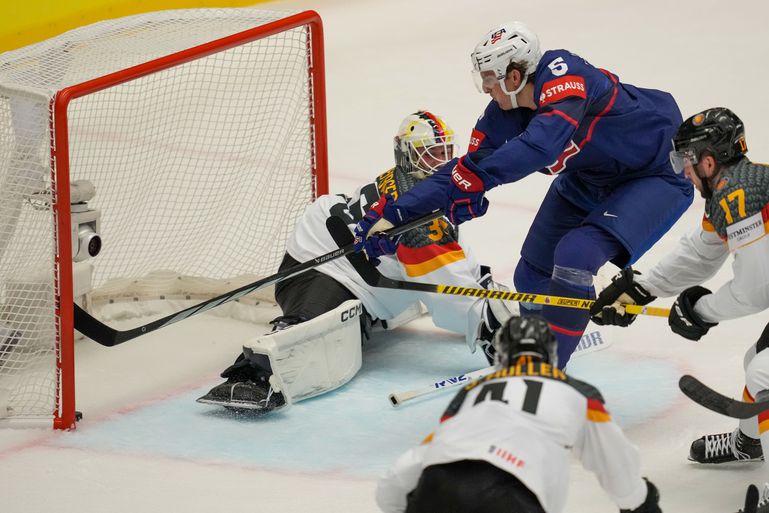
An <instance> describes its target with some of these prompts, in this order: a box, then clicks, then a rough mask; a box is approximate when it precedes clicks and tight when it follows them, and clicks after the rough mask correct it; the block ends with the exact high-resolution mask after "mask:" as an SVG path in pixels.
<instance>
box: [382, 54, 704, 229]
mask: <svg viewBox="0 0 769 513" xmlns="http://www.w3.org/2000/svg"><path fill="white" fill-rule="evenodd" d="M534 101H535V103H536V105H537V108H536V110H534V111H532V110H530V109H527V108H518V109H513V110H509V111H503V110H501V109H500V108H499V107H498V105H497V104H496V102H494V101H492V102H490V103H489V105H488V107H487V108H486V110H485V112H484V114H483V115H482V116H481V118H480V119H479V120H478V122H477V124H476V126H475V129H474V130H473V133H472V137H471V141H470V146H469V151H468V153H469V154H470V158H471V159H472V161H473V163H474V164H475V165H474V166H472V167H471V169H474V168H475V169H478V168H479V169H480V171H481V172H480V173H479V175H481V176H482V178H483V179H484V185H485V188H486V190H489V189H491V188H493V187H496V186H497V185H500V184H504V183H510V182H515V181H517V180H520V179H521V178H523V177H525V176H527V175H529V174H531V173H534V172H542V173H546V174H553V175H557V174H572V175H573V176H571V177H570V178H572V179H575V178H576V179H578V180H579V181H580V182H582V187H587V188H592V187H594V188H596V189H603V190H604V191H605V189H606V188H611V187H612V186H613V185H617V184H620V183H622V182H624V181H626V180H629V179H632V178H637V177H639V176H652V175H658V176H665V177H666V179H668V180H670V181H671V182H677V183H680V186H681V187H684V188H685V187H690V186H689V185H688V184H687V182H686V179H685V178H684V177H683V176H679V175H676V174H675V173H674V172H673V170H672V168H671V166H670V163H669V161H668V154H669V152H670V150H671V149H672V143H671V140H672V138H673V135H674V134H675V132H676V130H677V129H678V126H679V125H680V123H681V121H682V118H681V113H680V111H679V109H678V106H677V105H676V102H675V100H674V99H673V97H672V96H671V95H670V94H669V93H665V92H662V91H657V90H654V89H642V88H638V87H635V86H632V85H628V84H623V83H621V82H620V81H619V79H618V78H617V76H615V75H613V74H612V73H610V72H608V71H606V70H602V69H599V68H596V67H594V66H592V65H591V64H590V63H588V62H587V61H585V60H584V59H582V58H581V57H579V56H577V55H574V54H573V53H571V52H568V51H566V50H550V51H547V52H545V53H544V55H543V56H542V59H541V60H540V62H539V65H538V66H537V71H536V75H535V82H534ZM454 165H455V161H452V162H450V163H448V164H447V165H446V166H444V168H443V169H441V170H440V171H439V172H437V173H435V174H434V175H433V176H431V177H430V178H429V179H427V180H424V181H423V182H422V183H420V184H419V185H417V186H416V187H414V188H413V189H412V190H411V191H409V192H408V193H407V194H405V195H403V196H402V197H401V198H400V199H399V200H398V202H397V205H398V206H399V207H401V208H402V209H405V211H406V212H407V213H408V214H409V217H412V216H416V215H420V214H423V213H425V212H429V211H431V210H434V209H436V208H443V207H444V206H445V198H446V188H447V187H453V185H452V184H451V183H450V173H451V169H452V168H453V166H454ZM570 181H573V180H570ZM582 193H584V191H583V192H582Z"/></svg>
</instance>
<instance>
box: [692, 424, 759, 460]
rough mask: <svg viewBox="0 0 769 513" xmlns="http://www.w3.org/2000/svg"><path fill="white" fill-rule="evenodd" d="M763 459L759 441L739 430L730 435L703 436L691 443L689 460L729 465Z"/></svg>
mask: <svg viewBox="0 0 769 513" xmlns="http://www.w3.org/2000/svg"><path fill="white" fill-rule="evenodd" d="M763 459H764V454H763V451H762V450H761V441H760V440H758V439H756V438H750V437H749V436H747V435H745V434H744V433H743V432H742V431H740V430H739V428H737V429H735V430H734V431H732V432H731V433H719V434H715V435H705V436H703V437H702V438H698V439H697V440H695V441H694V442H692V446H691V448H690V449H689V460H690V461H696V462H697V463H706V464H714V463H730V462H735V461H740V462H742V461H761V460H763Z"/></svg>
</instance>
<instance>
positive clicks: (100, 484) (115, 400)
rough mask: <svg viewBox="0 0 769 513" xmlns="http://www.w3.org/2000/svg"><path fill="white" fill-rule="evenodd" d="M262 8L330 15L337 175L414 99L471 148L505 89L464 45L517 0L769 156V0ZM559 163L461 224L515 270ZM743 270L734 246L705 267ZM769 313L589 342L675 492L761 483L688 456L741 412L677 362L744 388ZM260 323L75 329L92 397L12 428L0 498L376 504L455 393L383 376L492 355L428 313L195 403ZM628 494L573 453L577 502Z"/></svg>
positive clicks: (592, 374) (74, 505)
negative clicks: (283, 407)
mask: <svg viewBox="0 0 769 513" xmlns="http://www.w3.org/2000/svg"><path fill="white" fill-rule="evenodd" d="M260 7H277V8H288V9H315V10H317V11H318V12H319V13H320V14H321V15H322V16H323V19H324V23H325V41H326V70H327V89H328V126H329V131H330V144H329V146H330V147H329V150H330V169H331V171H330V173H331V188H332V190H333V191H338V192H344V191H350V190H352V189H354V188H355V187H356V186H357V185H359V184H360V183H363V182H364V181H366V180H368V179H370V178H372V177H373V176H375V175H376V174H377V173H379V172H381V171H382V170H384V169H386V168H387V167H388V166H390V165H391V163H392V150H391V143H390V140H391V137H392V135H393V133H394V131H395V129H396V128H397V126H398V124H399V122H400V120H401V119H402V117H403V116H404V115H405V114H407V113H409V112H411V111H413V110H416V109H418V108H428V109H431V110H434V111H436V112H438V113H440V114H441V115H443V116H444V117H445V118H446V119H447V120H448V121H449V123H450V124H451V125H453V127H454V128H455V129H456V130H457V132H458V133H459V134H464V135H462V136H461V137H460V143H461V145H462V147H463V148H466V145H467V140H468V137H469V131H470V128H471V127H472V125H473V123H474V121H475V118H476V117H477V116H478V114H479V113H480V112H481V111H482V109H483V107H484V106H485V104H486V102H487V101H488V98H487V97H484V96H483V95H481V94H479V93H477V92H476V90H475V88H474V86H473V83H472V80H471V77H470V73H469V67H470V61H469V53H470V51H471V49H472V47H473V45H474V44H475V43H476V41H477V40H478V39H479V38H480V36H481V35H482V34H483V33H484V32H485V31H486V30H488V29H490V28H492V27H493V26H495V25H497V24H499V23H502V22H504V21H508V20H513V19H520V20H523V21H525V22H527V23H528V24H529V26H530V27H531V28H532V29H534V30H535V31H536V32H537V33H538V34H539V35H540V39H541V41H542V44H543V45H544V47H545V48H567V49H569V50H571V51H573V52H575V53H578V54H580V55H582V56H584V57H585V58H587V59H588V60H589V61H590V62H592V63H593V64H595V65H597V66H600V67H604V68H607V69H609V70H611V71H612V72H614V73H616V74H618V75H619V76H620V77H621V79H623V80H624V81H626V82H629V83H632V84H635V85H639V86H643V87H654V88H659V89H664V90H667V91H670V92H672V93H673V95H674V96H675V97H676V98H677V100H678V102H679V105H680V107H681V110H682V112H683V114H684V116H685V117H686V116H688V115H690V114H692V113H694V112H695V111H697V110H699V109H702V108H706V107H711V106H717V105H723V106H727V107H729V108H731V109H733V110H734V111H735V112H736V113H737V114H738V115H739V116H741V117H742V119H743V120H744V121H745V123H746V126H747V138H748V145H749V147H750V156H751V157H752V158H753V160H755V161H759V162H761V161H767V159H769V146H768V145H767V143H766V141H767V140H769V115H767V114H769V105H768V102H767V96H768V95H767V83H768V82H766V80H767V78H769V71H767V57H769V52H768V51H767V48H769V44H768V43H767V42H766V35H765V34H766V29H765V26H766V20H767V19H768V17H767V14H769V6H767V4H766V3H765V2H760V1H743V2H739V3H738V2H724V1H717V0H697V1H695V0H679V1H661V0H647V1H646V2H618V1H610V0H592V1H581V2H578V1H555V0H544V1H538V2H534V1H530V2H519V1H511V0H507V1H502V0H475V1H470V0H454V1H452V2H445V1H440V0H421V1H407V0H387V1H383V0H378V1H376V0H358V1H343V0H325V1H323V2H321V1H318V0H316V1H315V2H310V1H286V2H278V3H274V4H260ZM276 172H279V170H276ZM549 183H550V179H549V178H547V177H545V176H541V175H537V176H532V177H530V178H528V179H525V180H523V181H521V182H519V183H516V184H511V185H507V186H504V187H500V188H498V189H497V190H495V191H493V192H491V193H490V194H489V197H490V199H491V202H492V206H491V209H490V211H489V213H488V214H487V215H486V216H485V217H484V218H482V219H480V220H477V221H474V222H472V223H469V224H467V225H465V226H463V230H464V231H465V232H466V233H467V235H468V237H469V241H470V243H471V245H472V246H473V247H474V249H475V251H476V253H477V254H478V255H479V257H480V259H481V260H482V261H483V262H485V263H488V264H490V265H492V267H493V268H494V273H495V277H496V278H497V279H498V280H501V281H509V280H510V278H511V274H512V271H513V269H514V267H515V264H516V262H517V260H518V251H519V249H520V245H521V243H522V241H523V238H524V236H525V234H526V231H527V228H528V225H529V223H530V222H531V220H532V218H533V215H534V213H535V211H536V209H537V207H538V205H539V201H540V200H541V198H542V197H543V195H544V191H545V190H546V188H547V186H548V184H549ZM702 205H703V203H702V201H701V200H699V199H698V200H696V201H695V203H694V205H693V206H692V207H691V208H690V210H689V211H688V212H687V213H686V214H685V215H684V216H683V218H682V219H681V220H680V222H679V223H678V224H676V225H675V226H674V227H673V229H672V230H671V231H670V233H669V234H668V235H667V236H666V237H665V238H664V239H663V240H662V241H660V242H659V243H658V244H657V245H656V246H655V247H654V248H653V249H652V250H651V251H650V252H649V253H648V254H647V255H646V256H644V257H643V258H642V259H641V261H640V262H639V263H638V265H637V267H638V268H639V269H641V270H643V269H645V268H648V267H649V266H650V265H651V264H653V263H654V262H655V261H656V260H657V259H658V258H659V256H661V255H662V254H664V253H665V251H666V250H668V249H670V248H671V247H672V245H673V244H674V243H675V241H676V239H677V237H678V236H679V235H680V234H681V233H683V232H684V231H685V230H687V229H689V228H691V227H693V226H695V225H696V223H698V222H699V219H700V217H701V213H702ZM604 271H605V273H607V274H611V272H612V269H610V268H607V269H605V270H604ZM729 275H730V270H729V268H728V266H727V267H726V268H725V269H724V270H723V271H722V272H721V273H720V274H719V275H718V276H717V277H716V279H714V280H713V282H712V283H711V284H710V285H711V286H712V287H717V286H718V285H720V284H721V283H724V282H725V281H726V280H727V279H728V277H729ZM661 304H663V305H667V304H669V301H667V302H665V301H662V302H661ZM765 323H766V314H759V315H755V316H752V317H750V318H747V319H739V320H734V321H730V322H724V323H722V324H721V325H720V326H718V327H717V328H714V329H713V330H711V333H710V334H709V335H708V336H707V337H706V338H704V339H703V340H702V341H700V342H688V341H685V340H683V339H681V338H679V337H676V336H674V335H672V334H671V333H670V331H669V330H668V328H667V325H666V322H665V320H664V319H658V318H642V319H639V320H638V321H637V322H636V324H635V325H634V326H633V327H632V328H631V329H629V330H614V331H612V332H611V333H610V336H611V337H612V338H613V340H614V344H613V345H612V347H610V348H608V349H606V350H604V351H600V352H596V353H593V354H590V355H584V356H582V357H580V358H578V359H575V360H574V364H573V366H572V369H570V370H571V371H572V372H573V373H574V374H576V375H578V376H579V377H580V378H582V379H585V380H587V381H590V382H592V383H594V384H595V385H597V386H599V387H600V388H601V389H602V391H603V392H604V395H605V396H606V398H607V401H608V406H609V409H610V411H611V412H612V414H613V416H614V417H615V418H616V419H617V421H618V422H619V423H620V424H621V425H622V426H623V427H624V428H625V430H626V433H627V435H628V436H629V437H630V438H631V439H632V440H633V442H634V443H636V444H637V445H638V447H639V448H640V450H641V453H642V458H643V473H644V475H646V476H649V477H650V478H651V479H652V480H653V481H655V482H656V483H657V484H658V486H659V488H660V491H661V493H662V506H663V509H664V510H665V511H672V512H682V513H687V512H689V513H706V512H713V513H716V512H722V513H727V512H734V511H736V510H737V509H738V508H739V507H741V501H742V498H743V495H744V490H745V487H746V486H747V484H748V483H750V482H754V483H763V482H764V481H769V474H767V472H766V470H764V469H762V467H761V466H760V465H757V464H751V465H742V466H736V467H735V466H732V467H718V468H702V467H698V466H696V465H694V464H691V463H689V462H687V460H686V455H687V452H688V446H689V443H690V442H691V440H693V439H694V438H697V437H699V436H700V435H702V434H704V433H709V432H720V431H725V430H730V429H732V428H733V427H734V425H735V423H734V421H732V420H730V419H727V418H724V417H720V416H718V415H716V414H713V413H710V412H708V411H705V410H703V409H702V408H700V407H698V406H696V405H694V404H693V403H691V402H689V401H688V400H687V399H686V398H684V397H683V396H682V394H680V392H678V389H677V387H676V382H677V378H678V376H679V375H680V374H682V373H693V374H695V375H697V376H699V377H700V378H702V379H703V380H704V381H706V382H707V383H709V384H711V385H712V386H713V387H715V388H717V389H718V390H721V391H723V392H725V393H728V394H731V395H734V396H739V393H740V391H741V389H742V385H743V377H742V355H743V352H744V350H745V349H746V348H747V347H748V346H749V345H750V344H751V343H752V342H753V341H754V340H755V339H756V338H757V336H758V334H759V333H760V331H761V329H762V328H763V326H764V324H765ZM262 329H263V327H255V326H254V325H248V324H244V323H238V322H234V321H227V320H223V319H221V318H217V317H210V316H201V317H198V318H194V319H191V320H189V321H185V322H183V323H180V324H177V325H175V326H174V327H171V328H167V329H165V330H161V331H159V332H156V333H155V334H153V335H151V336H147V337H143V338H140V339H136V340H134V341H131V342H130V343H126V344H125V345H123V346H119V347H116V348H112V349H108V348H102V347H100V346H97V345H96V344H93V343H89V342H83V343H80V344H78V347H77V362H78V364H77V372H78V380H77V388H78V390H77V394H78V409H79V410H82V411H83V412H84V415H85V418H84V420H83V421H82V422H80V423H79V425H78V428H77V430H76V431H73V432H66V433H62V432H51V431H50V430H49V429H21V430H19V429H4V430H0V511H2V512H4V513H5V512H8V513H11V512H14V513H15V512H22V511H24V512H42V511H49V510H53V509H57V510H59V511H63V512H70V511H72V512H74V511H78V512H82V513H91V512H93V513H95V512H99V513H101V512H104V511H110V512H132V513H133V512H136V511H142V512H164V513H165V512H175V511H179V512H185V513H196V512H201V513H202V512H205V513H210V512H217V511H264V512H279V511H285V512H299V511H306V510H311V511H314V512H316V513H324V512H328V513H331V512H333V513H352V512H356V513H362V512H375V511H377V508H376V506H375V504H374V500H373V491H374V486H375V479H376V476H377V474H378V473H379V472H381V471H382V470H383V469H384V468H385V467H386V466H387V465H388V464H389V463H390V462H391V461H392V460H393V459H394V458H395V457H396V456H397V454H398V453H400V452H401V451H402V450H404V449H406V448H407V447H409V446H411V445H412V444H415V443H418V441H419V440H420V439H421V438H422V437H423V436H424V435H426V434H427V433H428V432H429V431H431V429H432V428H433V426H434V425H435V424H436V422H437V417H438V415H439V414H440V411H441V410H442V408H443V407H444V406H445V404H446V403H447V401H448V399H449V397H450V395H449V394H443V395H440V396H436V397H434V398H432V399H429V400H423V401H419V402H417V403H416V404H413V405H410V406H405V407H403V408H402V409H398V410H396V409H393V408H391V407H390V406H389V405H388V402H387V399H386V396H387V394H388V392H391V391H394V390H402V389H408V388H412V387H415V386H419V385H423V384H426V383H430V382H431V381H433V380H435V379H439V378H441V377H445V376H451V375H455V374H458V373H461V372H464V371H469V370H474V369H476V368H480V367H482V366H484V365H485V363H484V360H483V358H482V357H481V356H480V355H478V354H475V355H471V354H469V352H468V350H467V348H466V346H465V345H464V342H463V340H462V339H461V337H459V336H458V335H454V334H450V333H447V332H444V331H441V330H438V329H435V328H433V327H432V326H431V324H430V322H429V319H421V320H419V321H417V322H415V323H413V324H411V325H408V326H407V327H404V328H401V329H399V330H397V331H395V332H392V333H388V334H380V335H377V336H376V337H375V338H374V339H373V340H371V341H370V342H369V343H367V344H366V346H365V354H364V366H363V369H362V370H361V372H360V374H359V376H357V377H356V378H355V379H354V380H353V381H352V382H351V383H350V384H349V385H347V386H345V387H343V388H342V389H340V390H338V391H336V392H334V393H332V394H329V395H327V396H323V397H320V398H317V399H313V400H310V401H306V402H303V403H300V404H298V405H296V406H295V407H293V408H292V409H290V410H288V411H286V412H284V413H279V414H276V415H273V416H271V417H269V418H264V419H255V418H244V417H235V416H233V415H231V414H228V413H224V412H222V411H218V410H217V409H216V408H213V407H207V406H203V405H200V404H197V403H195V402H194V399H195V398H196V397H197V396H198V395H200V394H202V393H203V392H205V391H206V390H207V389H208V387H210V386H212V385H213V384H215V383H216V382H217V381H218V377H217V374H218V372H219V371H221V370H222V369H223V368H224V367H225V366H227V365H228V364H229V363H230V362H231V360H232V359H233V358H234V356H235V355H236V354H237V352H238V351H239V348H240V345H241V343H242V342H243V340H245V339H246V338H247V337H249V336H253V335H254V334H255V333H259V331H260V330H262ZM616 510H617V509H616V507H615V506H613V505H612V504H611V503H610V502H609V501H608V500H607V498H606V497H605V495H604V494H603V492H602V491H601V490H600V487H599V486H598V484H597V481H596V480H595V478H594V477H592V476H591V475H590V474H587V473H586V472H584V471H583V470H581V469H580V468H579V466H578V465H577V464H576V463H575V464H574V465H573V478H572V485H571V491H570V495H569V498H568V511H570V512H583V513H584V512H596V513H607V512H614V511H616Z"/></svg>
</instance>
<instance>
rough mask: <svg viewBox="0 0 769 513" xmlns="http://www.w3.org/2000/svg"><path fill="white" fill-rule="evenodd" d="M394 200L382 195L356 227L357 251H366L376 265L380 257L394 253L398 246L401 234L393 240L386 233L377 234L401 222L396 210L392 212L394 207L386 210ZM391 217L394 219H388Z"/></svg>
mask: <svg viewBox="0 0 769 513" xmlns="http://www.w3.org/2000/svg"><path fill="white" fill-rule="evenodd" d="M392 201H393V199H392V198H391V197H390V196H389V195H385V196H381V197H380V198H379V199H378V200H377V201H376V202H374V203H373V204H372V205H371V208H370V209H369V210H367V211H366V214H365V215H364V216H363V219H361V220H360V222H359V223H358V225H357V226H356V227H355V251H365V252H366V255H367V256H368V259H369V260H370V261H371V263H373V264H374V265H378V264H379V257H381V256H383V255H392V254H393V253H395V250H396V249H397V248H398V241H399V240H400V236H399V237H396V238H395V239H394V240H393V239H391V238H389V237H387V236H386V235H377V233H380V232H382V231H383V230H387V229H389V228H392V227H393V226H395V223H397V222H399V219H397V215H395V214H394V212H393V213H392V214H391V212H390V211H392V209H387V210H388V211H387V212H386V211H385V210H386V207H387V206H388V203H391V202H392ZM389 217H392V218H393V219H392V220H391V219H388V218H389Z"/></svg>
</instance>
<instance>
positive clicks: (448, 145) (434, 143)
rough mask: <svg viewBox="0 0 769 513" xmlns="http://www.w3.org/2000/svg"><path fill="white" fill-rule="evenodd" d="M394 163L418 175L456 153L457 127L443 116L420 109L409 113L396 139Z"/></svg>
mask: <svg viewBox="0 0 769 513" xmlns="http://www.w3.org/2000/svg"><path fill="white" fill-rule="evenodd" d="M393 143H394V146H395V163H396V164H397V165H398V166H400V168H401V169H403V170H404V171H406V172H407V173H410V174H413V175H414V176H416V177H417V178H419V179H422V178H424V177H426V176H429V175H431V174H433V173H434V172H435V171H436V170H437V169H438V168H440V167H441V166H443V165H444V164H445V163H446V162H448V161H449V160H451V159H452V158H453V157H454V130H452V129H451V127H450V126H449V125H447V124H446V122H445V121H443V119H442V118H441V117H440V116H437V115H435V114H433V113H431V112H428V111H426V110H420V111H417V112H415V113H413V114H409V115H408V116H406V119H404V120H403V122H402V123H401V126H400V128H398V133H397V134H396V135H395V138H394V139H393Z"/></svg>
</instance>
